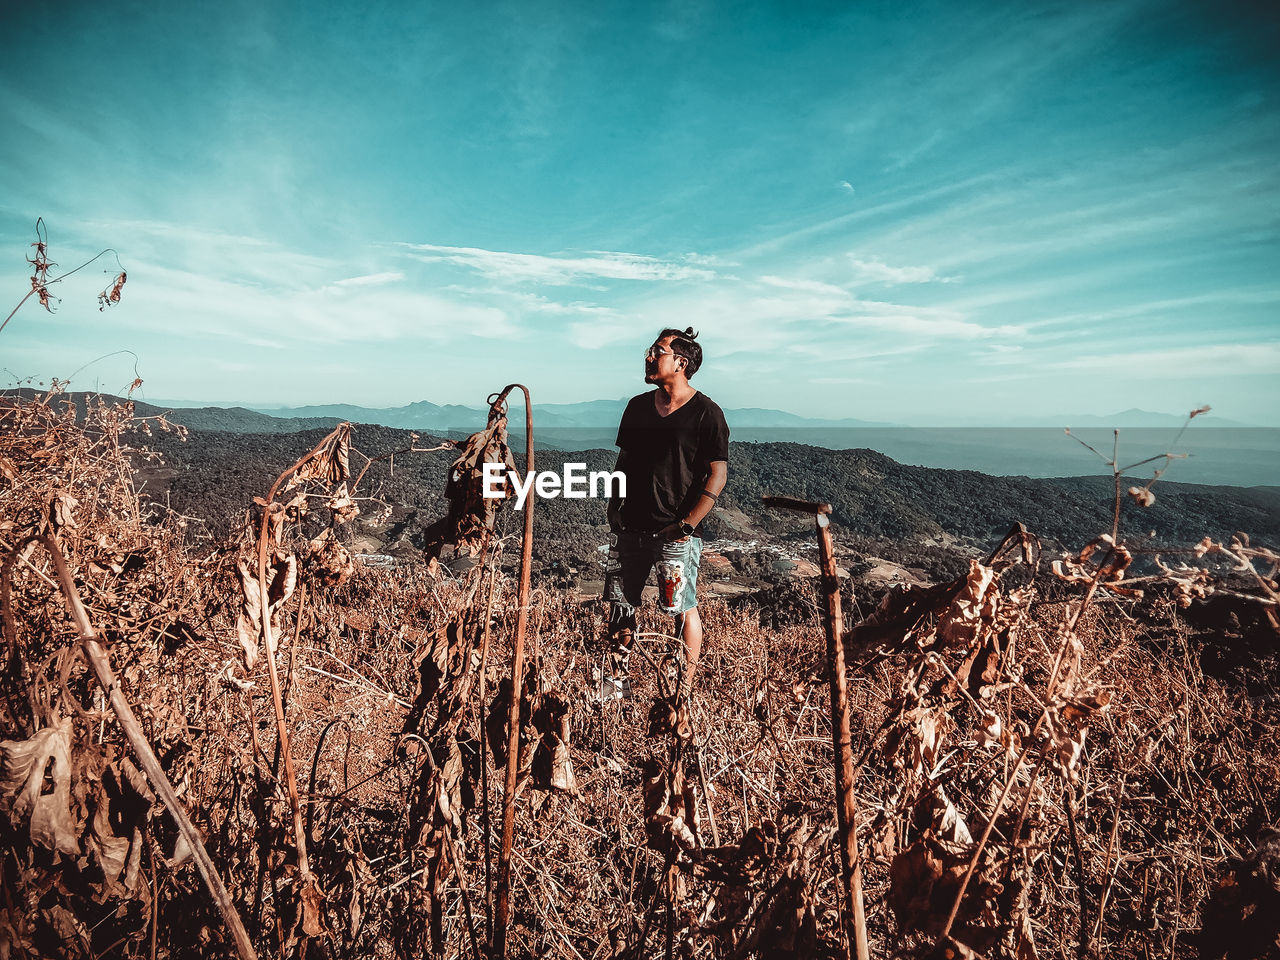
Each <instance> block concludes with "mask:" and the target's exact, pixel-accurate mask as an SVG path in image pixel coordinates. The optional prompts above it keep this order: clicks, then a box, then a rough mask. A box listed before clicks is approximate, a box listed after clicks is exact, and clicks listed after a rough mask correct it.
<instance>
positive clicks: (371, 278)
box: [332, 271, 404, 287]
mask: <svg viewBox="0 0 1280 960" xmlns="http://www.w3.org/2000/svg"><path fill="white" fill-rule="evenodd" d="M403 279H404V274H403V273H400V272H399V271H388V272H386V273H370V274H366V275H365V276H362V277H347V279H345V280H335V281H334V282H333V284H332V285H333V286H335V287H373V286H380V285H382V284H384V283H395V282H396V281H397V280H403Z"/></svg>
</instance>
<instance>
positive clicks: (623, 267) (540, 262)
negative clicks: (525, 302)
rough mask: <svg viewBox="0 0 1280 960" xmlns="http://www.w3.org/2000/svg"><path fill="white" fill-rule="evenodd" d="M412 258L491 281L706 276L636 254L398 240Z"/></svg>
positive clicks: (711, 274)
mask: <svg viewBox="0 0 1280 960" xmlns="http://www.w3.org/2000/svg"><path fill="white" fill-rule="evenodd" d="M401 246H403V247H406V248H407V249H409V250H412V251H413V253H412V254H410V256H412V257H413V258H414V259H416V260H421V261H423V262H427V263H430V262H433V261H445V262H448V263H453V264H457V265H458V266H463V267H468V268H470V269H472V270H475V271H477V272H479V273H482V274H484V275H485V276H488V277H490V278H492V279H495V280H503V281H509V282H531V283H546V284H551V285H562V286H565V285H571V284H578V283H582V282H583V281H586V280H646V281H655V280H667V281H672V280H711V279H714V278H715V276H716V274H715V273H714V271H711V270H708V269H705V268H704V267H699V266H692V265H689V264H686V263H677V262H675V261H672V260H661V259H659V258H657V257H649V256H644V255H642V254H638V253H615V252H601V253H593V254H590V255H587V256H577V257H548V256H543V255H541V254H534V253H509V252H506V251H502V250H484V249H481V248H478V247H447V246H441V245H439V244H433V243H404V244H401Z"/></svg>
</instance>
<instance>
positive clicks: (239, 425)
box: [0, 387, 344, 434]
mask: <svg viewBox="0 0 1280 960" xmlns="http://www.w3.org/2000/svg"><path fill="white" fill-rule="evenodd" d="M45 393H46V391H43V390H31V389H29V388H26V387H24V388H22V389H19V390H0V396H18V397H22V398H23V399H28V400H29V399H31V398H33V397H36V396H44V395H45ZM99 397H100V398H101V399H103V400H106V401H111V402H116V403H124V402H125V400H126V398H124V397H115V396H111V395H110V394H93V393H82V392H78V391H73V392H68V393H64V394H62V395H61V398H60V399H63V400H66V401H68V402H70V403H74V404H75V406H76V414H77V416H79V417H83V416H84V412H85V407H86V405H87V404H88V403H89V402H91V401H92V400H94V399H96V398H99ZM58 399H59V398H55V399H54V400H53V402H54V403H55V404H56V403H57V402H58ZM133 409H134V413H135V415H137V416H139V417H156V416H161V415H163V416H164V418H165V419H166V420H168V421H169V422H170V423H177V424H181V425H182V426H184V427H187V428H188V429H190V430H201V431H222V432H227V433H264V434H270V433H300V432H302V431H304V430H319V429H326V430H331V429H333V427H334V425H336V424H338V423H341V422H342V420H343V419H344V418H342V417H323V416H308V417H272V416H268V415H267V414H264V413H259V412H258V411H256V410H248V409H246V408H244V407H183V408H174V407H169V406H157V405H156V404H152V403H146V402H144V401H142V400H134V401H133Z"/></svg>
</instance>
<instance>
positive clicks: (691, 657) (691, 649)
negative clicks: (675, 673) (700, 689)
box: [676, 607, 702, 694]
mask: <svg viewBox="0 0 1280 960" xmlns="http://www.w3.org/2000/svg"><path fill="white" fill-rule="evenodd" d="M676 633H678V634H679V635H680V639H681V640H683V641H684V680H683V681H682V683H681V692H687V693H689V694H692V693H693V674H694V671H696V670H697V669H698V657H699V655H700V654H701V653H702V618H701V617H699V616H698V608H697V607H694V608H693V609H692V610H686V611H685V612H684V613H678V614H676Z"/></svg>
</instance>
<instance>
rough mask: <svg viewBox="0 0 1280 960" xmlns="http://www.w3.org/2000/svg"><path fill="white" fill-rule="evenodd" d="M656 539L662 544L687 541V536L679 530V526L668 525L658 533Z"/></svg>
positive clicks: (676, 524)
mask: <svg viewBox="0 0 1280 960" xmlns="http://www.w3.org/2000/svg"><path fill="white" fill-rule="evenodd" d="M658 539H659V540H661V541H662V542H663V543H674V542H675V541H677V540H688V539H689V535H688V534H687V533H685V532H684V531H683V530H681V529H680V524H678V523H668V524H667V525H666V526H665V527H663V528H662V529H661V530H659V531H658Z"/></svg>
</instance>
